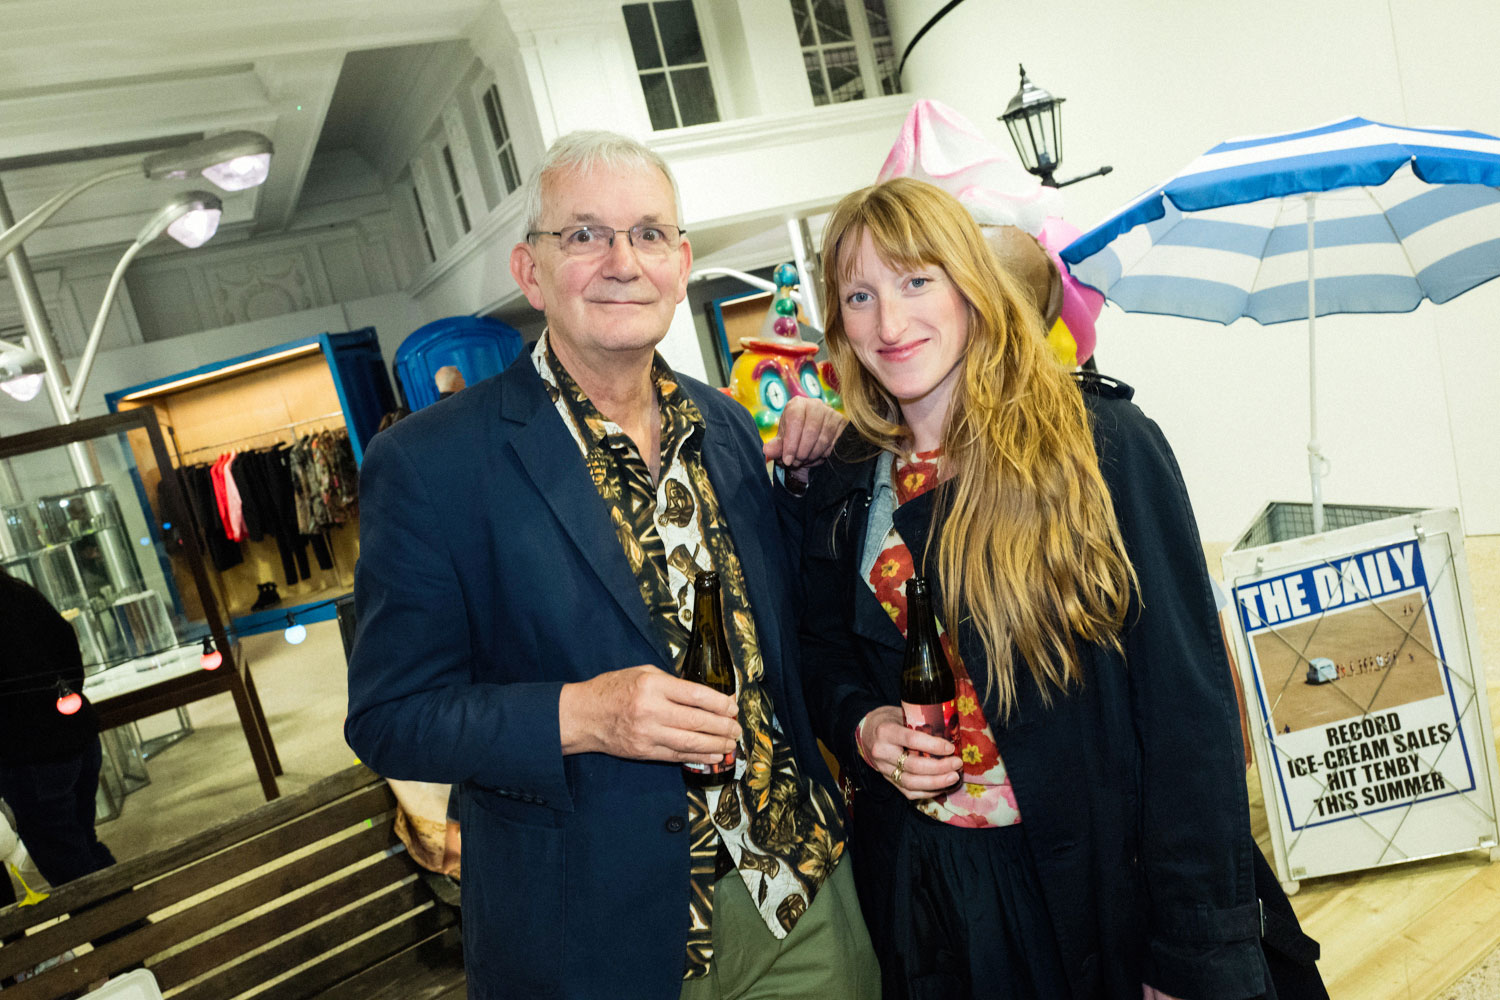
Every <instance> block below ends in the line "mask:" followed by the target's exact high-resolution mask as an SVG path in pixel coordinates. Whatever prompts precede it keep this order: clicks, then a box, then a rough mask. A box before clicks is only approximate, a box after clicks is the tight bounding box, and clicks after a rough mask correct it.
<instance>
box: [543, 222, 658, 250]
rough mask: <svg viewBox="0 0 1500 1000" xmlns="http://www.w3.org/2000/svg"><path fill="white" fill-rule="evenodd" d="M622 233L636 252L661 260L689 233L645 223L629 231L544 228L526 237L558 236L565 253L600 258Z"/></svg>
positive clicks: (584, 227)
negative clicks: (660, 257) (552, 229)
mask: <svg viewBox="0 0 1500 1000" xmlns="http://www.w3.org/2000/svg"><path fill="white" fill-rule="evenodd" d="M621 233H624V234H625V235H626V236H627V237H628V238H629V240H630V245H631V246H632V247H634V248H635V251H636V253H639V254H645V255H649V256H657V257H659V256H662V255H664V254H668V253H671V252H672V251H673V250H676V249H677V247H678V246H680V245H681V243H682V238H683V237H684V236H686V235H687V230H686V229H680V228H678V227H677V226H669V225H666V224H665V223H661V222H643V223H641V224H640V225H637V226H631V227H630V228H629V229H615V228H614V227H613V226H565V227H563V228H562V229H559V230H556V231H550V230H545V229H542V230H538V231H536V232H531V233H527V234H526V238H527V239H528V240H529V239H531V238H533V237H536V236H556V237H557V241H558V244H559V245H560V246H561V247H562V252H563V253H565V254H567V255H568V256H569V257H598V256H601V255H603V254H604V253H606V252H608V250H609V248H610V247H612V246H614V245H615V237H616V236H618V235H619V234H621Z"/></svg>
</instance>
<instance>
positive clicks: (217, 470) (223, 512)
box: [208, 455, 237, 542]
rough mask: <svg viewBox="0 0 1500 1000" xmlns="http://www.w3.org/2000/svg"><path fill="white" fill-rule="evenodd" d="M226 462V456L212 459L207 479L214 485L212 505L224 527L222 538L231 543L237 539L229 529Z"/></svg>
mask: <svg viewBox="0 0 1500 1000" xmlns="http://www.w3.org/2000/svg"><path fill="white" fill-rule="evenodd" d="M228 461H229V456H228V455H220V456H219V457H218V458H216V459H214V464H213V465H211V466H209V469H208V477H209V479H211V480H212V481H213V484H214V503H215V505H217V506H218V508H219V523H220V524H222V525H223V526H224V537H225V538H227V539H229V540H230V541H231V542H233V541H237V539H236V538H235V537H234V531H233V529H231V528H230V519H229V495H228V494H227V493H226V492H225V487H224V465H225V463H227V462H228Z"/></svg>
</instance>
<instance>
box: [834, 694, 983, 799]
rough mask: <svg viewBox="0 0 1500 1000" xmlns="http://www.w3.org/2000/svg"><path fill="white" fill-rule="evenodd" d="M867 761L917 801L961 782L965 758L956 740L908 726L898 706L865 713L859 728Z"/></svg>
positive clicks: (858, 740)
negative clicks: (959, 753) (931, 734)
mask: <svg viewBox="0 0 1500 1000" xmlns="http://www.w3.org/2000/svg"><path fill="white" fill-rule="evenodd" d="M855 740H856V741H857V742H858V743H859V752H860V754H861V755H863V757H864V758H865V763H866V764H869V765H870V766H871V767H873V768H874V769H875V770H877V771H879V772H880V774H881V776H882V777H884V778H885V780H886V781H889V782H890V783H891V784H893V785H895V786H896V790H897V791H899V792H900V793H901V794H902V795H904V796H906V797H907V798H908V799H911V800H912V801H913V802H915V801H917V800H918V799H931V798H935V797H937V795H938V793H940V792H945V791H947V790H948V789H950V788H952V787H953V786H954V785H956V784H958V781H959V772H960V771H961V770H962V769H963V761H962V760H960V759H959V757H958V755H957V749H956V748H955V747H954V746H953V744H952V743H949V742H948V741H947V740H945V739H940V738H938V737H936V736H929V735H928V734H927V733H919V732H917V731H916V730H915V729H908V728H907V727H906V721H905V719H904V718H903V716H902V715H901V709H900V708H898V707H897V706H895V705H883V706H881V707H880V708H877V709H875V711H873V712H871V713H870V714H869V715H867V716H865V717H864V719H863V720H861V722H860V724H859V728H858V729H857V730H856V731H855Z"/></svg>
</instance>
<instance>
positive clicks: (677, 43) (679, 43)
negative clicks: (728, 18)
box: [653, 0, 707, 100]
mask: <svg viewBox="0 0 1500 1000" xmlns="http://www.w3.org/2000/svg"><path fill="white" fill-rule="evenodd" d="M653 6H654V7H655V8H656V27H657V30H659V31H660V32H661V48H662V51H663V52H665V53H666V55H667V65H668V66H683V65H687V64H689V63H701V62H706V61H707V58H706V57H705V56H704V55H703V39H702V38H701V37H700V36H699V35H698V16H697V15H696V14H694V13H693V4H692V0H666V2H664V3H658V4H654V5H653ZM681 97H682V95H681V94H679V95H678V99H679V100H681Z"/></svg>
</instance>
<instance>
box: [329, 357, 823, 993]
mask: <svg viewBox="0 0 1500 1000" xmlns="http://www.w3.org/2000/svg"><path fill="white" fill-rule="evenodd" d="M679 378H680V382H681V384H682V385H683V387H684V388H685V389H686V390H687V391H688V393H689V395H690V396H691V397H692V398H693V400H694V402H696V403H697V404H698V408H699V410H701V411H702V413H703V418H704V421H705V422H706V425H707V427H706V435H705V439H704V446H703V460H704V463H705V465H706V467H707V469H708V473H709V477H710V479H711V480H712V482H713V485H714V490H715V491H716V493H717V494H718V498H719V503H720V506H721V507H722V508H723V510H724V512H725V516H726V519H727V521H728V526H729V530H730V534H731V535H732V537H733V539H734V544H735V550H736V552H737V553H738V555H739V559H740V563H741V566H742V568H743V570H744V575H745V581H746V585H747V586H748V588H749V594H750V603H751V607H752V609H753V612H754V615H755V621H756V628H757V630H758V633H759V636H760V643H761V652H762V654H763V656H764V660H765V676H766V683H767V685H768V687H769V690H770V692H771V694H772V697H773V698H774V699H775V704H776V713H777V717H778V718H779V719H780V721H781V723H782V725H783V727H785V729H786V735H787V737H788V739H789V740H790V741H791V744H792V747H793V749H794V750H795V752H796V753H797V755H798V758H799V760H800V761H801V763H802V765H803V767H805V768H806V769H807V772H806V773H808V774H810V775H812V776H813V777H814V778H816V779H817V780H820V781H822V782H824V783H825V784H827V785H829V786H830V787H831V778H830V777H829V775H828V772H827V768H826V766H825V765H824V764H823V762H822V759H821V757H820V755H819V754H818V752H817V748H816V743H815V741H814V739H813V736H812V732H811V728H810V726H809V724H808V721H807V713H806V709H805V707H804V705H803V700H802V697H803V696H802V689H801V683H800V679H799V677H798V675H797V672H796V662H797V651H796V636H795V617H794V612H793V609H792V606H791V603H790V587H791V581H790V579H789V574H790V571H791V564H790V559H789V558H788V556H787V553H786V550H785V548H784V546H783V544H782V542H781V539H780V535H779V531H778V527H777V521H776V513H775V508H774V504H773V502H772V499H771V488H770V484H769V480H768V478H767V476H766V471H765V463H764V460H763V459H762V457H761V451H760V438H759V437H758V435H757V434H756V432H755V429H754V425H753V423H752V422H751V419H750V416H749V414H748V413H747V412H746V411H745V410H744V409H743V408H742V407H740V406H739V405H738V404H737V403H735V402H734V401H732V400H731V399H729V398H728V397H727V396H724V395H723V394H721V393H720V392H718V391H717V390H714V389H712V388H710V387H708V386H706V385H704V384H703V383H701V382H697V381H695V380H693V379H689V378H682V377H679ZM360 550H361V551H360V560H359V567H358V570H357V573H356V577H355V604H356V607H357V610H358V617H359V626H358V632H357V635H356V638H355V644H354V651H353V654H352V657H351V660H350V664H349V718H348V722H347V724H346V727H345V731H346V736H347V738H348V740H349V744H350V746H352V747H353V748H354V750H355V752H356V753H357V754H359V756H360V758H361V759H362V760H364V761H365V762H366V763H367V764H369V766H370V767H372V768H373V769H374V770H376V771H377V772H379V773H381V774H383V775H386V776H388V777H392V778H411V779H419V780H426V781H439V782H462V783H463V796H462V815H461V822H462V825H463V838H464V851H463V855H464V856H463V910H464V921H463V924H464V958H465V963H466V965H467V967H468V978H469V993H470V996H471V997H474V998H482V1000H487V998H491V997H500V996H504V997H506V998H515V997H532V996H549V997H550V996H558V997H579V998H584V997H587V998H597V997H621V998H625V997H629V998H636V997H640V998H662V1000H675V998H676V997H677V996H678V995H679V993H680V992H681V989H682V971H683V963H684V957H685V954H686V939H687V929H688V905H687V904H688V886H689V875H688V830H687V824H686V822H685V821H686V818H687V800H686V794H685V789H684V785H683V781H682V777H681V771H680V768H679V767H678V765H676V764H660V763H645V762H640V761H629V760H622V759H619V758H615V757H610V756H607V755H604V754H579V755H571V756H567V757H564V756H563V755H562V753H561V750H560V742H559V741H560V737H559V732H558V692H559V690H560V689H561V687H562V685H563V684H564V683H566V682H570V681H583V680H587V679H589V678H591V677H594V676H595V675H597V674H600V673H602V672H605V671H609V670H615V669H619V668H622V667H629V666H633V665H635V664H640V663H654V664H656V665H658V666H662V667H665V668H668V669H670V667H671V666H672V664H671V662H670V661H669V660H668V658H667V653H666V651H665V650H664V649H663V648H661V647H660V646H659V645H658V643H657V641H656V639H655V636H654V633H653V631H652V628H651V625H650V623H649V621H648V618H647V612H646V607H645V604H644V602H643V601H642V599H641V594H640V588H639V587H638V586H637V584H636V581H635V578H634V577H633V576H632V575H631V573H630V569H629V567H628V565H627V563H626V561H625V556H624V553H623V552H622V551H621V548H620V543H619V541H618V539H617V538H616V536H615V532H614V529H613V528H612V527H611V525H610V521H609V517H608V515H607V513H606V508H605V505H604V502H603V501H602V500H600V498H599V495H598V493H597V492H596V490H595V488H594V486H593V483H592V482H591V480H590V479H589V476H588V473H587V471H586V470H585V468H584V463H583V457H582V455H581V454H580V453H579V449H578V446H577V445H576V444H575V442H574V440H573V438H572V437H571V436H570V435H569V433H568V430H567V428H566V427H565V426H564V424H563V422H562V419H561V418H560V417H559V416H558V414H557V411H556V409H555V408H554V407H553V404H552V401H551V399H550V398H549V397H548V395H547V393H546V390H545V389H544V387H543V385H542V382H541V379H540V378H539V377H538V376H537V373H536V371H535V369H534V368H533V366H532V361H531V358H530V356H529V355H527V354H523V355H522V356H521V357H520V358H518V359H517V360H516V361H515V362H514V363H513V364H512V365H511V366H510V367H509V368H508V369H507V370H506V371H505V372H503V373H501V374H500V375H498V376H496V377H494V378H491V379H487V380H485V381H484V382H481V383H479V384H477V385H475V386H472V387H470V388H468V389H466V390H464V391H463V392H461V393H458V394H457V395H455V396H454V397H452V398H451V399H448V400H444V401H442V402H440V403H438V404H436V405H434V406H431V407H428V408H426V409H424V410H422V411H420V412H418V413H415V414H413V415H412V416H411V417H408V418H407V419H406V420H403V421H401V422H400V423H398V424H396V425H395V426H393V427H392V428H390V429H389V430H386V431H382V432H381V433H380V434H379V435H377V436H376V437H375V439H374V440H373V442H372V443H371V445H370V448H369V450H368V451H367V452H366V454H365V463H364V468H363V471H362V473H361V477H360Z"/></svg>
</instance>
